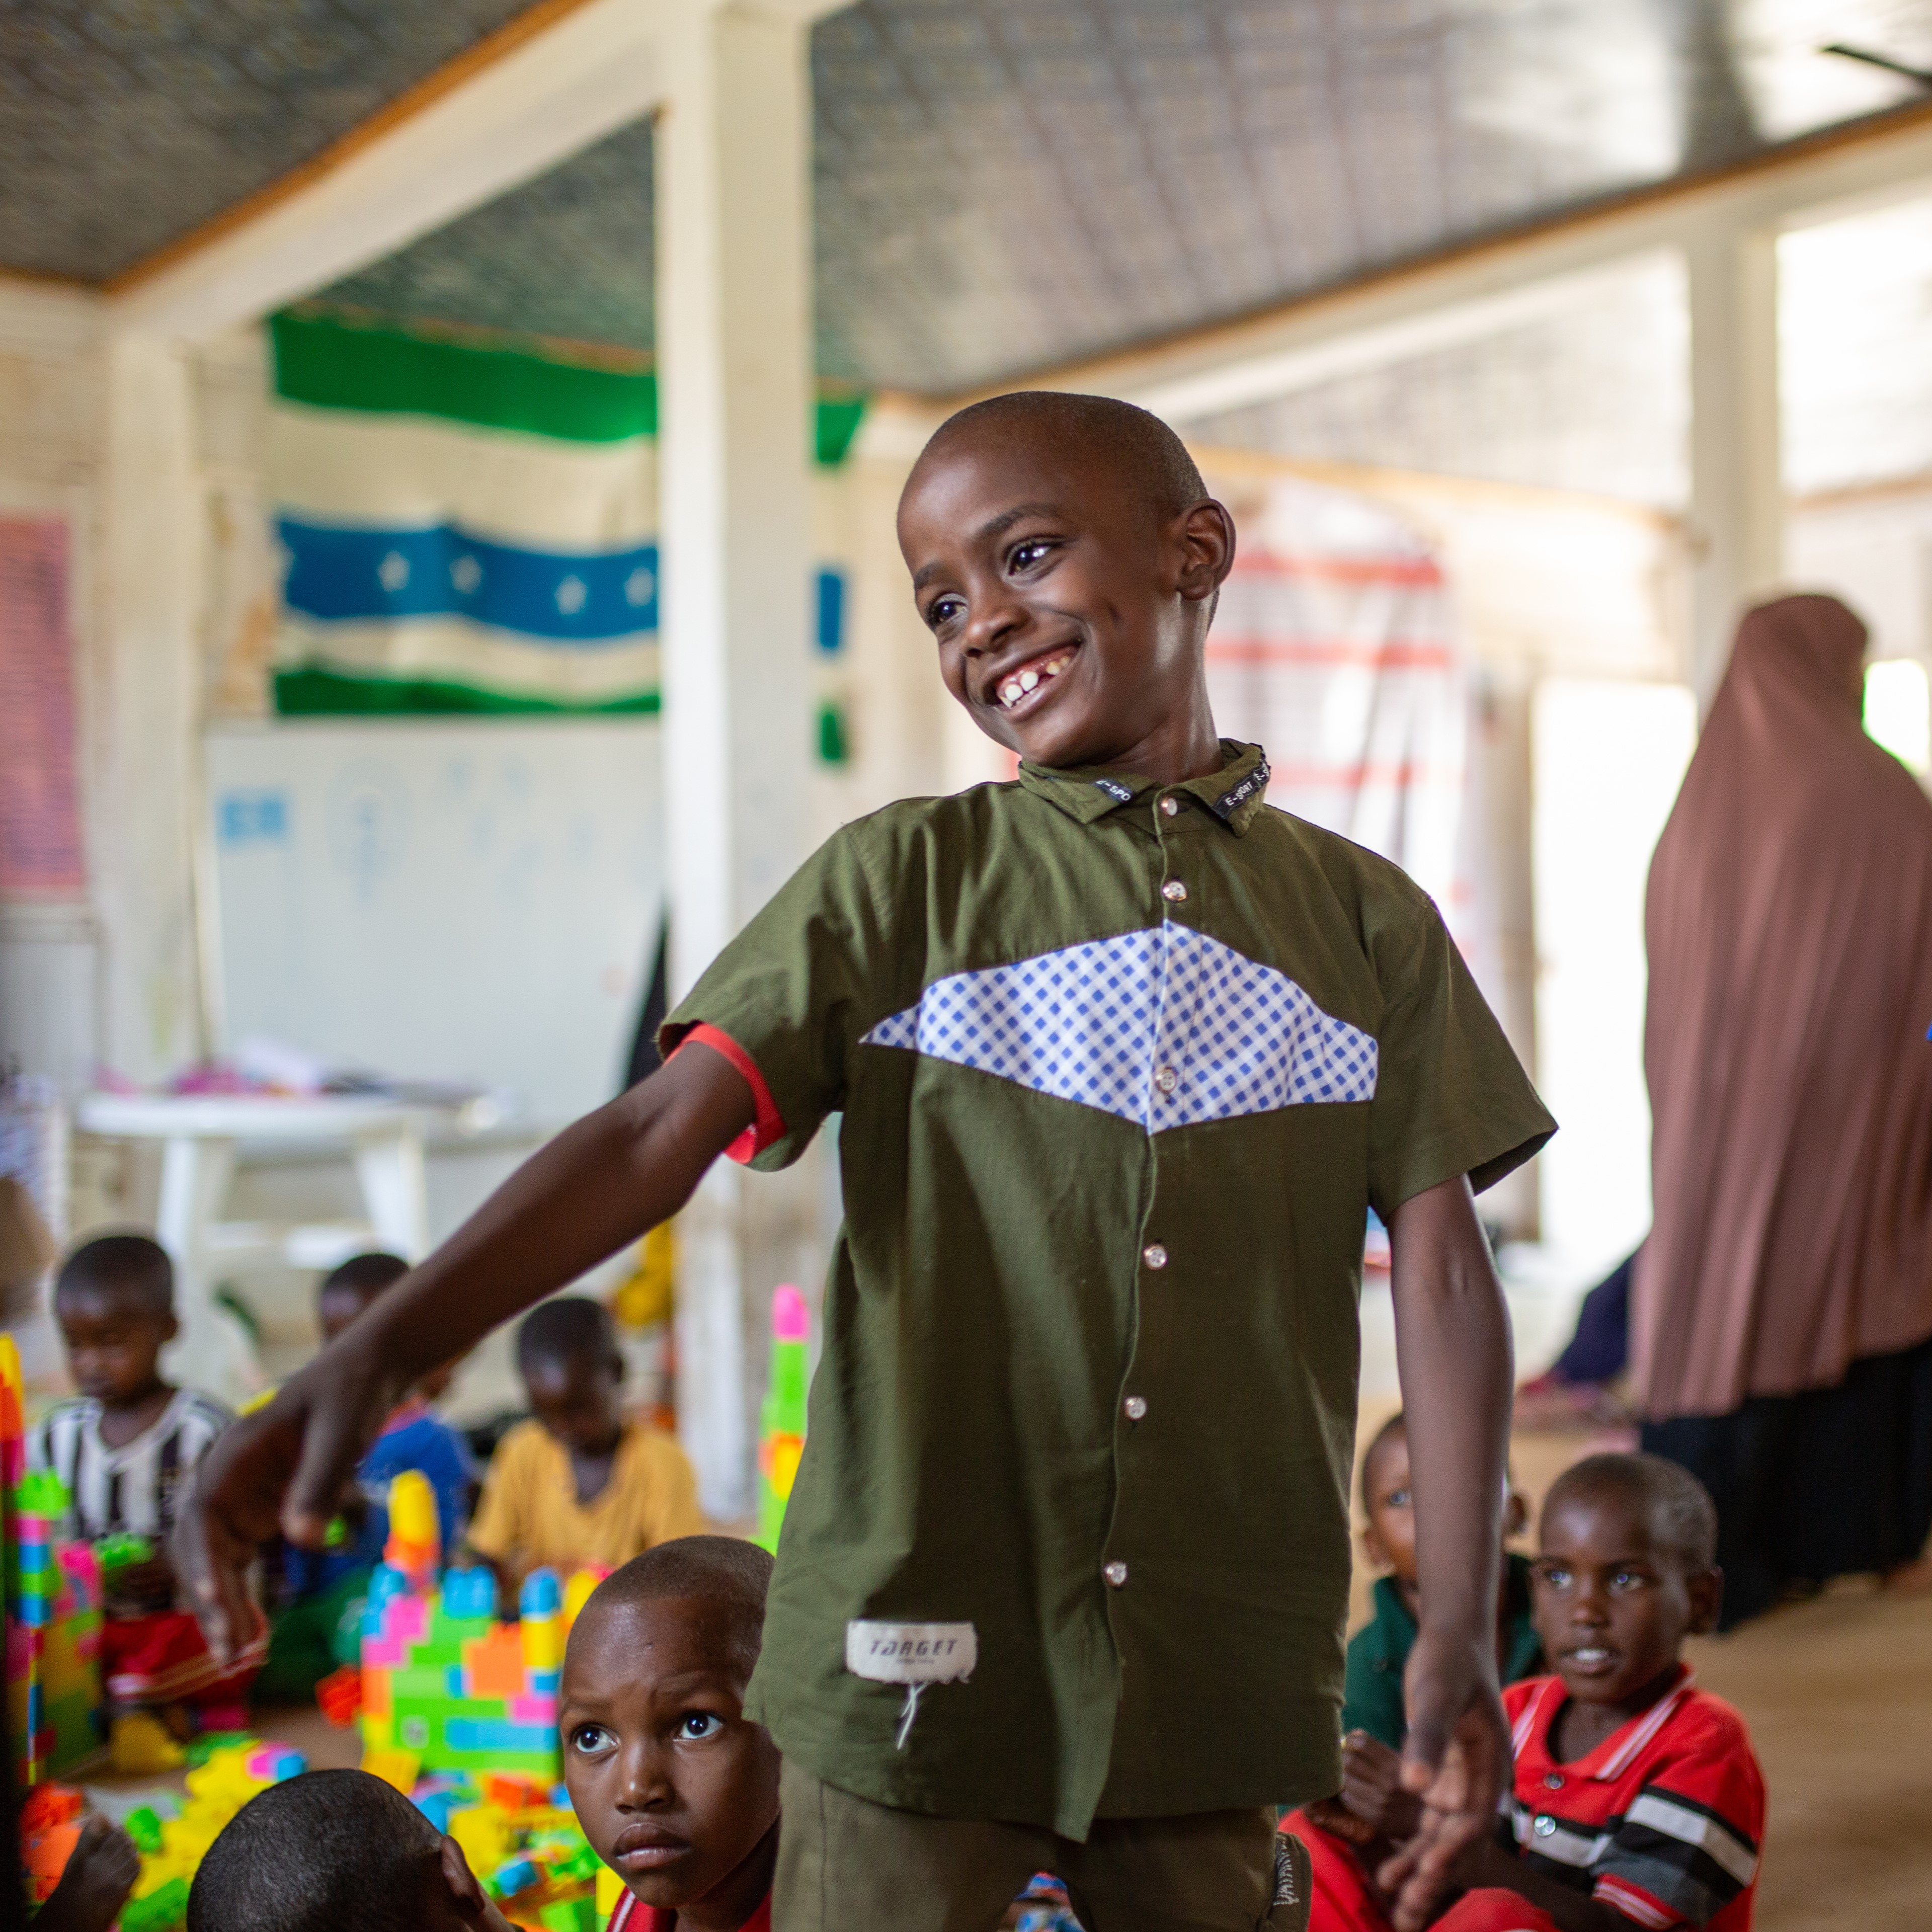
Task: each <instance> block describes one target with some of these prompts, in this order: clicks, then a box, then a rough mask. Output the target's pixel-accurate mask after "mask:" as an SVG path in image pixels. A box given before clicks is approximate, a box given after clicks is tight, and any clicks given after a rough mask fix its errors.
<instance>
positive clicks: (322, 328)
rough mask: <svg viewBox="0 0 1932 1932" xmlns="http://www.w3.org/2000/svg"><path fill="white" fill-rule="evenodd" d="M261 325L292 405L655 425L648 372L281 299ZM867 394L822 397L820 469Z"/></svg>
mask: <svg viewBox="0 0 1932 1932" xmlns="http://www.w3.org/2000/svg"><path fill="white" fill-rule="evenodd" d="M269 332H270V339H271V341H272V343H273V345H274V349H275V393H276V394H277V395H279V396H283V397H285V398H287V400H288V401H290V402H292V403H306V404H309V405H310V406H311V407H313V408H316V409H324V410H365V411H367V412H368V413H371V414H375V415H386V416H441V417H443V418H446V419H448V420H449V421H450V422H466V423H473V424H475V425H476V426H477V427H478V428H481V429H502V430H520V431H523V432H525V433H526V434H529V435H532V436H548V437H557V438H559V440H562V441H565V442H569V443H616V442H618V441H620V440H622V439H623V438H625V437H633V436H655V435H656V434H657V433H658V379H657V374H656V371H654V370H650V369H610V368H598V367H597V366H596V365H594V364H591V363H584V362H566V361H564V360H563V359H561V358H559V357H558V356H547V355H539V354H537V353H533V352H532V350H529V349H526V348H515V349H513V348H509V347H496V346H494V345H491V344H479V343H472V342H453V341H446V340H443V339H442V338H437V337H434V336H427V335H415V334H413V333H411V332H409V331H407V330H404V329H391V328H385V327H383V326H381V325H380V324H379V323H374V322H366V321H363V320H359V319H358V318H356V317H350V316H344V315H341V314H333V313H318V312H317V311H314V310H311V309H285V310H284V311H282V312H281V314H278V315H275V316H272V317H270V318H269ZM865 404H866V398H865V396H864V395H853V394H850V393H849V392H838V393H835V394H830V395H821V396H820V398H819V399H818V406H817V422H816V425H815V436H814V454H815V455H816V456H817V459H818V460H819V461H820V463H823V464H824V465H825V466H826V467H827V468H828V469H835V468H836V467H837V466H838V464H840V463H842V462H844V460H845V458H846V456H847V454H848V453H849V452H850V449H851V447H852V439H853V437H855V436H856V435H857V434H858V432H859V424H860V422H862V421H863V420H864V418H865Z"/></svg>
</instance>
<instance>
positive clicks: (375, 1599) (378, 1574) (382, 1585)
mask: <svg viewBox="0 0 1932 1932" xmlns="http://www.w3.org/2000/svg"><path fill="white" fill-rule="evenodd" d="M409 1591H410V1580H409V1579H408V1578H407V1577H405V1576H404V1574H403V1573H402V1572H401V1571H400V1570H398V1568H396V1567H395V1565H394V1564H392V1563H379V1564H377V1565H376V1568H375V1571H374V1574H372V1575H371V1577H370V1579H369V1607H370V1609H371V1610H378V1609H380V1607H382V1606H383V1604H386V1603H387V1602H389V1600H390V1598H392V1597H406V1596H407V1595H409Z"/></svg>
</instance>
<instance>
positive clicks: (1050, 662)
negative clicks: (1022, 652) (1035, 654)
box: [1000, 651, 1073, 708]
mask: <svg viewBox="0 0 1932 1932" xmlns="http://www.w3.org/2000/svg"><path fill="white" fill-rule="evenodd" d="M1072 661H1073V652H1071V651H1062V652H1061V654H1060V655H1059V656H1058V657H1057V658H1048V659H1047V661H1046V662H1045V663H1044V664H1029V665H1028V667H1026V669H1025V670H1023V671H1022V672H1021V673H1019V676H1016V677H1010V678H1008V679H1007V681H1006V682H1005V683H1004V684H1003V685H1001V686H1000V702H1001V703H1002V704H1004V705H1006V706H1008V707H1009V708H1010V707H1011V706H1013V705H1016V704H1017V703H1019V701H1020V700H1021V699H1022V698H1023V697H1025V696H1026V694H1027V693H1028V691H1037V690H1038V689H1039V688H1040V685H1041V683H1042V682H1043V680H1044V679H1047V678H1049V677H1058V676H1059V675H1060V673H1061V672H1062V671H1064V670H1065V669H1066V668H1067V666H1068V664H1070V663H1071V662H1072Z"/></svg>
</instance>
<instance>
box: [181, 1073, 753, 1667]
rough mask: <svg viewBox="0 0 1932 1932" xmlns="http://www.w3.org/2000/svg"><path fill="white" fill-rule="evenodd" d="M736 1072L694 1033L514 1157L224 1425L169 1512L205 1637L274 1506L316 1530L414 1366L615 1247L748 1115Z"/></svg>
mask: <svg viewBox="0 0 1932 1932" xmlns="http://www.w3.org/2000/svg"><path fill="white" fill-rule="evenodd" d="M753 1113H754V1101H753V1099H752V1095H751V1088H750V1087H749V1086H748V1085H747V1083H746V1082H745V1079H744V1076H742V1074H740V1073H738V1072H737V1071H736V1069H734V1068H733V1067H732V1065H731V1064H730V1062H729V1061H727V1060H726V1059H725V1058H724V1056H723V1055H721V1054H718V1053H716V1052H713V1051H712V1049H710V1048H709V1047H708V1046H703V1045H701V1044H694V1045H693V1046H692V1047H691V1050H690V1051H689V1052H683V1053H679V1054H678V1055H676V1056H675V1057H674V1058H673V1059H672V1060H671V1061H670V1063H669V1064H667V1065H666V1066H664V1067H662V1068H661V1069H660V1070H659V1071H658V1072H657V1073H653V1074H652V1076H650V1078H649V1079H648V1080H645V1081H643V1082H640V1083H639V1085H637V1086H635V1087H634V1088H631V1091H629V1092H628V1093H627V1094H622V1095H621V1096H620V1097H619V1098H618V1099H616V1100H613V1101H612V1102H611V1103H610V1105H609V1106H607V1107H600V1108H599V1109H598V1110H597V1112H595V1113H594V1114H589V1115H586V1116H585V1117H584V1118H583V1119H582V1120H580V1121H577V1123H576V1124H575V1125H574V1126H573V1127H568V1128H566V1129H565V1130H564V1132H563V1133H560V1134H559V1135H558V1136H557V1137H556V1139H554V1140H553V1141H551V1142H550V1143H549V1144H548V1145H547V1146H545V1147H544V1148H542V1149H541V1151H539V1152H538V1153H537V1154H535V1155H533V1156H532V1157H531V1158H530V1159H529V1160H527V1161H526V1162H525V1163H524V1164H523V1166H521V1167H520V1168H519V1169H517V1171H516V1172H515V1173H514V1174H513V1175H511V1177H510V1178H509V1179H508V1181H505V1183H504V1184H503V1185H502V1187H499V1189H497V1190H496V1193H494V1194H493V1195H492V1196H490V1199H488V1200H487V1201H486V1202H484V1204H483V1205H482V1206H481V1208H478V1210H477V1211H476V1212H475V1214H473V1215H472V1216H471V1217H470V1218H469V1220H467V1221H466V1222H465V1223H463V1226H461V1227H460V1228H459V1229H458V1230H457V1231H456V1232H455V1234H454V1235H452V1236H451V1237H450V1238H449V1240H448V1241H446V1242H444V1244H443V1246H442V1247H440V1248H439V1249H437V1251H436V1253H434V1254H433V1255H431V1256H430V1257H429V1259H428V1260H427V1261H425V1262H423V1263H422V1265H421V1266H420V1267H419V1268H415V1269H413V1270H412V1271H411V1272H410V1274H408V1275H407V1276H406V1277H404V1279H403V1280H401V1281H399V1282H398V1283H397V1284H396V1285H395V1287H394V1288H392V1289H389V1291H388V1292H386V1294H384V1295H383V1296H382V1298H380V1300H379V1301H377V1302H376V1303H375V1304H374V1306H373V1307H371V1308H370V1309H369V1310H368V1312H367V1313H365V1315H363V1316H362V1317H361V1318H360V1319H359V1320H358V1321H357V1322H356V1323H355V1324H354V1325H353V1326H352V1327H350V1328H349V1329H347V1331H345V1332H344V1334H341V1336H339V1337H338V1338H337V1339H336V1340H335V1341H334V1342H333V1343H331V1344H330V1345H329V1347H327V1348H326V1349H323V1352H321V1354H320V1355H317V1357H316V1358H315V1359H314V1361H312V1362H311V1363H310V1364H308V1367H306V1368H305V1369H303V1370H302V1371H301V1373H299V1374H298V1375H296V1376H293V1377H291V1378H290V1380H289V1381H288V1382H287V1383H286V1384H284V1386H283V1388H282V1390H281V1393H280V1394H278V1395H277V1397H275V1400H274V1401H273V1402H272V1403H269V1404H268V1405H267V1406H266V1407H264V1408H263V1409H258V1410H257V1411H256V1412H254V1414H253V1415H247V1416H245V1417H243V1418H242V1420H241V1421H239V1422H237V1423H236V1424H234V1425H233V1427H231V1428H229V1429H228V1430H226V1431H225V1432H224V1433H223V1434H222V1436H220V1438H219V1439H217V1441H216V1442H215V1444H214V1447H213V1448H211V1449H210V1450H209V1451H208V1454H207V1456H206V1457H205V1459H204V1460H203V1461H202V1465H201V1467H200V1469H199V1472H198V1473H197V1475H196V1480H195V1487H194V1493H193V1498H192V1499H191V1502H190V1505H189V1507H188V1508H187V1509H186V1510H184V1511H183V1512H182V1514H181V1518H180V1520H179V1521H178V1523H176V1525H175V1532H174V1541H173V1550H174V1557H175V1567H176V1569H177V1571H178V1574H180V1576H181V1577H182V1578H183V1579H184V1580H185V1582H186V1583H187V1586H188V1588H189V1590H190V1593H191V1595H192V1598H193V1604H194V1608H195V1613H196V1616H198V1617H199V1619H200V1620H201V1624H202V1630H203V1631H204V1633H205V1635H206V1637H207V1638H208V1646H209V1648H210V1649H211V1650H212V1651H213V1652H214V1654H215V1655H216V1656H217V1658H227V1657H228V1656H229V1655H232V1654H233V1649H234V1648H235V1644H236V1639H237V1637H242V1636H245V1635H246V1634H248V1632H249V1631H251V1629H252V1628H254V1625H255V1624H256V1622H257V1621H258V1613H257V1611H256V1610H255V1609H254V1605H253V1604H252V1603H251V1600H250V1598H249V1595H248V1584H247V1582H246V1572H247V1570H248V1565H249V1563H250V1562H251V1561H252V1559H254V1555H255V1550H256V1547H257V1544H259V1543H260V1542H261V1541H262V1540H263V1538H266V1537H267V1536H269V1535H270V1534H272V1532H273V1531H274V1530H275V1528H276V1526H277V1523H278V1521H279V1523H280V1524H281V1529H282V1532H283V1533H284V1535H286V1536H287V1538H289V1540H290V1542H292V1543H296V1544H301V1545H302V1546H303V1547H307V1548H314V1547H317V1546H318V1545H320V1543H321V1541H322V1539H323V1536H324V1535H325V1534H326V1531H327V1529H328V1525H329V1518H330V1517H331V1516H332V1514H334V1512H335V1507H336V1500H337V1499H338V1496H340V1495H341V1492H342V1489H343V1487H344V1484H346V1483H347V1481H349V1479H350V1477H351V1476H353V1475H354V1473H355V1471H356V1465H357V1463H359V1462H360V1461H361V1460H362V1456H363V1453H364V1452H365V1451H366V1450H367V1449H368V1447H369V1445H370V1444H371V1442H374V1440H375V1438H376V1436H377V1433H378V1431H379V1430H380V1429H381V1427H382V1426H383V1418H385V1417H386V1415H388V1414H389V1411H390V1409H392V1408H393V1407H394V1406H395V1403H397V1402H398V1400H400V1399H401V1396H402V1394H403V1392H404V1390H406V1389H407V1388H408V1387H409V1385H410V1383H411V1382H413V1381H414V1380H415V1379H416V1377H417V1376H420V1375H422V1373H424V1372H425V1370H429V1369H432V1368H434V1367H436V1366H437V1364H439V1363H440V1362H446V1361H449V1359H450V1358H451V1357H452V1355H459V1354H460V1353H461V1352H462V1351H463V1350H464V1349H466V1348H468V1347H469V1346H470V1345H471V1343H473V1342H475V1341H476V1340H478V1338H479V1337H481V1336H483V1335H485V1334H487V1333H488V1332H489V1331H490V1330H491V1329H492V1328H495V1327H496V1325H497V1324H498V1323H499V1322H503V1321H505V1320H506V1319H508V1317H509V1316H512V1315H514V1314H515V1313H517V1311H518V1310H520V1309H523V1308H526V1307H529V1304H531V1303H532V1302H533V1301H540V1300H541V1298H543V1297H544V1295H548V1294H550V1292H552V1291H553V1289H559V1288H561V1287H562V1286H563V1285H564V1284H565V1283H566V1282H570V1281H574V1280H576V1279H577V1277H578V1276H579V1275H580V1274H583V1272H584V1271H585V1270H586V1269H587V1268H593V1267H595V1265H596V1264H597V1263H598V1262H601V1261H602V1260H603V1259H604V1258H605V1257H606V1256H608V1255H611V1254H614V1253H616V1250H618V1249H619V1248H620V1247H622V1246H623V1245H624V1244H625V1243H626V1242H627V1241H634V1240H636V1239H637V1237H638V1236H640V1235H643V1233H644V1232H646V1230H648V1229H652V1228H654V1227H655V1226H657V1225H658V1223H659V1222H661V1221H665V1220H669V1219H670V1217H671V1216H672V1215H673V1214H676V1212H677V1211H678V1209H679V1208H682V1206H683V1205H684V1204H685V1202H686V1201H687V1200H688V1199H689V1198H690V1196H691V1191H692V1190H693V1189H694V1188H695V1187H697V1184H698V1182H699V1181H700V1180H701V1179H702V1178H703V1175H704V1172H705V1170H706V1169H707V1168H708V1167H709V1166H710V1165H711V1163H712V1162H713V1161H714V1160H716V1159H717V1157H718V1155H719V1154H721V1153H723V1152H724V1150H725V1148H727V1147H729V1146H730V1145H731V1143H732V1142H733V1140H734V1139H736V1137H737V1136H738V1135H739V1133H742V1131H743V1130H744V1129H745V1128H746V1127H748V1126H749V1125H750V1124H751V1120H752V1117H753Z"/></svg>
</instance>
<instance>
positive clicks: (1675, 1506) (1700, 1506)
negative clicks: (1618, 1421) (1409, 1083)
mask: <svg viewBox="0 0 1932 1932" xmlns="http://www.w3.org/2000/svg"><path fill="white" fill-rule="evenodd" d="M1604 1496H1616V1497H1618V1498H1619V1499H1622V1500H1623V1501H1625V1502H1628V1504H1629V1505H1631V1508H1632V1509H1633V1510H1634V1511H1636V1512H1637V1514H1640V1516H1641V1517H1643V1520H1644V1521H1645V1522H1646V1523H1648V1524H1649V1526H1650V1534H1651V1537H1652V1540H1653V1541H1655V1542H1656V1543H1658V1544H1661V1546H1662V1547H1664V1548H1666V1549H1668V1550H1673V1551H1675V1552H1676V1554H1677V1555H1678V1556H1679V1557H1680V1558H1682V1560H1683V1562H1684V1565H1685V1568H1687V1569H1688V1570H1692V1571H1705V1570H1709V1569H1710V1568H1712V1566H1713V1565H1715V1563H1716V1562H1717V1560H1718V1506H1717V1505H1716V1504H1715V1503H1714V1502H1712V1500H1711V1493H1710V1491H1709V1490H1707V1489H1706V1488H1705V1487H1704V1485H1703V1484H1702V1483H1700V1481H1698V1480H1697V1478H1696V1477H1695V1476H1694V1475H1691V1472H1690V1471H1689V1470H1688V1469H1685V1468H1684V1467H1683V1466H1682V1465H1681V1464H1679V1463H1673V1462H1671V1461H1670V1460H1669V1459H1668V1458H1667V1457H1662V1456H1648V1455H1603V1456H1586V1457H1584V1458H1583V1461H1581V1462H1580V1463H1572V1464H1571V1466H1570V1467H1569V1468H1568V1469H1566V1470H1565V1471H1564V1472H1563V1473H1562V1475H1560V1476H1559V1477H1558V1478H1557V1479H1556V1481H1555V1482H1554V1483H1553V1484H1551V1485H1550V1493H1549V1495H1548V1496H1546V1497H1545V1498H1544V1502H1543V1517H1544V1522H1545V1523H1547V1522H1548V1521H1549V1520H1550V1517H1552V1516H1553V1514H1555V1513H1556V1511H1558V1510H1559V1509H1561V1508H1562V1507H1563V1506H1564V1505H1565V1504H1567V1503H1572V1502H1583V1501H1584V1500H1586V1499H1589V1500H1591V1501H1595V1500H1596V1499H1598V1498H1600V1497H1604Z"/></svg>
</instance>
